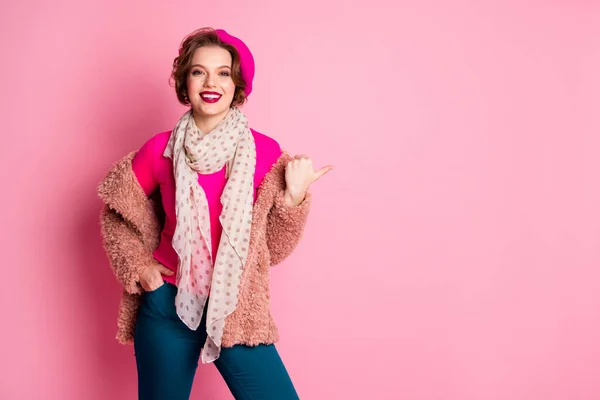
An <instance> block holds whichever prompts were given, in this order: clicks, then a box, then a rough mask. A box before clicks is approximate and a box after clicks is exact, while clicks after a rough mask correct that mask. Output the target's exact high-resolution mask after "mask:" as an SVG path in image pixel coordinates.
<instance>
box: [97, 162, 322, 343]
mask: <svg viewBox="0 0 600 400" xmlns="http://www.w3.org/2000/svg"><path fill="white" fill-rule="evenodd" d="M134 155H135V152H133V153H130V154H129V155H127V156H126V157H124V158H123V159H121V160H120V161H118V162H117V163H116V164H115V165H114V166H113V167H112V169H111V170H110V171H109V173H108V174H107V175H106V177H105V178H104V179H103V180H102V182H101V183H100V185H99V187H98V195H99V196H100V198H101V199H102V201H103V202H104V206H103V208H102V212H101V215H100V230H101V234H102V243H103V246H104V249H105V251H106V254H107V256H108V260H109V264H110V267H111V268H112V270H113V272H114V274H115V276H116V278H117V280H118V281H119V282H120V283H121V285H122V286H123V293H122V295H121V302H120V306H119V314H118V320H117V340H118V341H119V342H120V343H123V344H125V343H133V336H134V328H135V322H136V318H137V312H138V309H139V304H140V295H141V292H142V289H141V287H140V285H139V284H138V283H137V282H138V280H139V276H140V274H141V273H142V272H143V271H144V269H145V268H147V266H148V265H150V264H151V263H152V262H153V256H152V252H153V251H154V250H155V249H156V247H157V246H158V242H159V238H160V232H161V229H162V224H161V218H160V217H161V214H162V209H161V207H162V206H161V204H160V199H158V201H154V200H152V199H151V198H153V197H154V196H151V198H148V197H146V195H145V193H144V191H143V189H142V187H141V186H140V184H139V183H138V181H137V179H136V176H135V174H134V172H133V169H132V167H131V161H132V159H133V157H134ZM291 160H292V157H290V155H289V154H287V153H285V152H284V153H283V154H282V155H281V157H280V158H279V160H278V161H277V163H275V165H273V167H272V168H271V170H270V171H269V173H268V174H267V175H266V176H265V177H264V179H263V181H262V183H261V185H260V187H259V189H258V195H257V198H256V202H255V204H254V208H253V217H252V228H251V232H250V248H249V251H248V259H247V262H246V265H245V266H244V270H243V273H242V281H241V288H240V295H239V300H238V305H237V308H236V310H235V311H234V312H233V313H232V314H231V315H229V316H228V317H227V318H226V319H225V329H224V333H223V338H222V345H223V347H232V346H234V345H236V344H245V345H248V346H256V345H258V344H271V343H275V342H276V341H277V340H278V339H279V334H278V332H277V327H276V326H275V323H274V321H273V317H272V316H271V312H270V296H269V268H270V267H271V266H274V265H277V264H279V263H281V262H282V261H283V260H284V259H285V258H286V257H288V256H289V255H290V254H291V253H292V251H293V250H294V249H295V248H296V246H297V245H298V242H299V240H300V238H301V237H302V232H303V230H304V226H305V224H306V220H307V217H308V213H309V210H310V204H311V194H310V193H307V195H306V198H305V199H304V201H303V202H302V203H301V204H300V205H298V206H295V207H290V206H288V205H287V204H286V203H285V201H284V192H285V166H286V165H287V163H288V162H289V161H291Z"/></svg>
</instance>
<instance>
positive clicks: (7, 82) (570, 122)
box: [0, 0, 600, 400]
mask: <svg viewBox="0 0 600 400" xmlns="http://www.w3.org/2000/svg"><path fill="white" fill-rule="evenodd" d="M417 3H418V5H417ZM527 4H528V5H527V6H524V5H523V2H519V1H514V0H512V1H500V0H498V1H465V0H461V1H453V2H448V1H441V0H439V1H433V0H427V1H423V0H422V1H420V2H416V1H398V0H394V1H392V0H390V1H387V2H386V1H380V0H369V1H364V2H343V1H341V0H339V1H338V0H336V1H323V0H308V1H306V0H305V1H303V2H283V1H276V0H271V1H253V2H242V1H234V2H232V1H228V2H217V1H213V2H199V1H194V2H192V1H185V2H184V1H178V2H174V3H173V4H171V5H168V2H165V1H158V0H151V1H148V0H147V1H128V2H124V3H123V2H121V1H116V0H110V1H106V0H102V1H99V0H95V1H75V0H69V1H64V0H59V1H53V2H48V1H39V0H23V1H18V2H10V3H8V2H4V3H3V4H2V6H1V7H2V9H1V10H0V15H1V17H0V26H1V27H2V28H1V29H2V34H1V35H0V41H1V43H2V45H1V48H2V63H0V68H1V71H0V88H1V93H2V95H1V96H2V97H1V99H2V100H1V101H2V103H1V110H2V129H3V131H2V132H3V133H2V138H3V139H4V142H3V145H2V147H1V157H0V160H1V163H2V164H1V168H0V171H1V172H0V173H1V174H2V175H1V179H2V180H1V182H2V186H3V192H2V193H3V194H2V208H3V211H4V212H3V213H2V214H1V220H0V226H2V255H3V257H2V258H3V264H4V265H3V270H4V271H5V273H4V277H5V278H4V282H3V285H2V286H3V289H2V290H1V291H0V299H1V301H2V329H1V330H0V339H1V344H0V363H1V364H0V365H1V371H0V398H2V399H19V400H20V399H52V400H54V399H57V400H58V399H61V400H71V399H88V400H96V399H98V400H100V399H103V400H104V399H114V400H120V399H133V398H135V396H136V372H135V362H134V358H133V350H132V347H123V346H120V345H118V344H117V343H116V341H115V340H114V339H113V338H114V334H115V324H116V309H117V304H118V298H119V293H120V289H119V286H118V285H117V284H116V281H115V280H114V278H113V276H112V275H111V272H110V270H109V267H108V264H107V260H106V257H105V256H104V253H103V251H102V248H101V244H100V238H99V229H98V213H99V209H100V205H101V204H100V202H99V200H98V199H97V197H96V194H95V189H96V185H97V183H98V181H99V180H100V179H101V178H102V177H103V176H104V174H105V173H106V171H107V170H108V169H109V167H110V166H111V164H112V163H113V162H114V161H116V160H117V159H118V158H120V157H121V156H123V155H124V154H125V153H126V152H128V151H130V150H133V149H136V148H137V147H139V146H140V145H141V144H142V143H143V142H144V141H145V140H146V139H147V138H149V137H150V136H151V135H153V134H155V133H157V132H160V131H163V130H167V129H170V128H171V127H172V126H173V125H174V124H175V122H176V121H177V119H178V117H179V116H180V114H181V113H182V112H183V108H182V107H181V106H179V105H178V103H177V102H176V99H175V95H174V92H173V89H172V88H170V87H169V85H168V75H169V72H170V65H171V63H172V60H173V57H174V56H175V52H176V49H177V46H178V44H179V42H180V40H181V39H182V38H183V36H184V35H185V34H187V33H189V32H190V31H192V30H194V29H196V28H198V27H201V26H207V25H211V26H215V27H224V28H226V29H228V30H229V31H230V32H231V33H233V34H235V35H239V36H240V37H241V38H243V39H244V40H245V41H246V42H247V44H248V45H249V46H250V48H251V49H252V50H253V52H254V55H255V57H256V60H257V77H256V81H255V84H254V88H255V91H254V93H253V94H252V96H251V97H250V100H251V101H250V104H249V105H248V106H247V107H246V108H245V111H246V113H247V114H248V116H249V118H250V120H251V122H252V126H253V127H254V128H255V129H257V130H259V131H262V132H264V133H267V134H269V135H271V136H273V137H275V138H276V139H277V140H278V141H279V142H280V143H281V144H282V146H283V147H285V148H286V149H288V150H289V151H290V152H293V153H307V154H309V155H310V156H311V157H312V158H313V159H314V162H315V164H316V165H317V166H322V165H325V164H329V163H332V164H334V165H335V166H336V170H334V171H333V172H332V173H330V174H329V175H327V176H326V177H324V178H323V179H322V180H321V181H319V182H318V183H316V184H315V185H314V187H313V193H314V195H315V202H314V206H313V211H312V215H311V219H310V222H309V225H308V227H307V230H306V234H305V238H304V240H303V241H302V242H301V244H300V246H299V248H298V249H297V251H296V252H295V253H294V254H293V256H292V257H290V258H289V259H288V260H287V261H286V262H285V264H284V265H282V266H280V267H278V268H277V269H275V270H274V271H273V273H272V281H273V302H274V306H273V311H274V314H275V316H276V320H277V321H278V324H279V327H280V330H281V333H282V340H281V342H280V343H279V350H280V353H281V354H282V357H283V358H284V360H285V362H286V365H287V368H288V370H289V372H290V374H291V376H292V377H293V380H294V382H295V384H296V386H297V388H298V392H299V394H300V396H301V398H303V399H422V400H430V399H444V400H482V399H485V400H496V399H497V400H507V399H510V400H533V399H543V400H554V399H561V400H562V399H565V400H576V399H586V400H587V399H590V400H591V399H598V398H600V345H599V343H600V292H599V288H600V272H599V270H598V264H599V262H600V241H599V237H600V212H599V211H598V210H599V207H598V204H599V203H600V189H599V184H598V183H599V182H600V172H599V171H600V157H599V155H598V149H599V145H600V139H599V136H598V131H599V128H600V113H599V111H598V105H599V102H600V40H598V38H599V37H600V5H598V4H597V3H596V2H592V1H583V0H581V1H566V0H563V1H557V0H555V1H543V2H542V1H532V2H527ZM192 398H193V399H201V398H206V399H217V400H218V399H230V398H231V395H230V394H229V393H228V391H227V388H226V387H225V385H224V383H223V382H222V380H221V378H220V377H219V375H218V373H217V372H216V370H215V369H214V367H213V366H202V367H201V368H200V370H199V373H198V376H197V379H196V383H195V387H194V395H193V396H192Z"/></svg>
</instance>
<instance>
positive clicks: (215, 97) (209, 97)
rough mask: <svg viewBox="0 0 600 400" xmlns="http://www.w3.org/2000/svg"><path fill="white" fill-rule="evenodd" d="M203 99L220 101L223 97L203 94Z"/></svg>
mask: <svg viewBox="0 0 600 400" xmlns="http://www.w3.org/2000/svg"><path fill="white" fill-rule="evenodd" d="M202 97H203V98H205V99H218V98H219V97H221V96H219V95H218V94H203V95H202Z"/></svg>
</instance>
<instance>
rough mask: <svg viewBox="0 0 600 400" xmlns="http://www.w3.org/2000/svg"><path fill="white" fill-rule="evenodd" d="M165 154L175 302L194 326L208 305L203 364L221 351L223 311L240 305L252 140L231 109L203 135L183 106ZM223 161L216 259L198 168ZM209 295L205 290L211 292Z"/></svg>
mask: <svg viewBox="0 0 600 400" xmlns="http://www.w3.org/2000/svg"><path fill="white" fill-rule="evenodd" d="M164 155H165V156H166V157H169V158H171V159H172V160H173V173H174V174H175V183H176V195H175V211H176V218H177V224H176V227H175V233H174V235H173V242H172V244H173V248H174V249H175V251H176V252H177V254H178V256H179V268H178V270H177V280H176V282H177V288H178V290H177V296H176V298H175V307H176V309H177V315H178V316H179V318H180V319H181V320H182V321H183V322H184V323H185V324H186V325H187V326H188V327H189V328H190V329H192V330H196V329H198V326H199V325H200V320H201V319H202V312H203V310H204V308H205V305H206V300H207V298H208V299H209V300H208V302H209V303H208V307H207V323H206V330H207V334H208V337H207V340H206V343H205V344H204V347H203V350H202V362H203V363H209V362H213V361H214V360H216V359H217V358H218V357H219V354H220V352H221V338H222V336H223V329H224V326H225V317H227V316H228V315H229V314H231V313H232V312H233V311H234V310H235V308H236V307H237V302H238V296H239V290H240V281H241V276H242V271H243V267H244V265H245V264H246V259H247V257H248V248H249V244H250V243H249V240H250V228H251V224H252V206H253V187H254V171H255V166H256V146H255V143H254V138H253V137H252V133H251V132H250V129H249V128H248V121H247V119H246V116H245V115H244V114H243V113H242V112H241V111H240V110H239V109H238V108H232V109H231V110H230V111H229V113H228V114H227V116H226V117H225V118H224V119H223V120H222V121H221V122H220V123H219V124H218V125H217V126H216V127H215V128H214V129H213V130H212V131H211V132H210V133H208V134H204V133H202V132H201V131H200V130H199V129H198V128H197V126H196V124H195V122H194V120H193V116H192V111H191V110H190V111H188V112H186V113H185V114H184V115H183V116H182V117H181V119H180V120H179V122H178V123H177V125H176V126H175V129H174V130H173V132H172V134H171V137H170V138H169V142H168V143H167V147H166V149H165V152H164ZM223 166H226V173H227V178H228V179H227V183H226V185H225V189H224V190H223V193H222V194H221V204H222V205H223V210H222V212H221V215H220V217H219V219H220V221H221V224H222V226H223V233H222V234H221V239H220V242H219V247H218V251H217V257H216V259H215V263H214V265H213V262H212V260H213V258H212V254H211V253H212V245H211V234H210V218H209V210H208V201H207V199H206V195H205V193H204V189H202V187H201V186H200V185H199V184H198V175H197V174H198V173H200V174H211V173H214V172H217V171H219V170H221V169H222V168H223ZM209 295H210V296H209Z"/></svg>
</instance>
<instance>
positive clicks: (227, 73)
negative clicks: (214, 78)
mask: <svg viewBox="0 0 600 400" xmlns="http://www.w3.org/2000/svg"><path fill="white" fill-rule="evenodd" d="M221 75H222V76H230V75H231V74H230V73H229V72H227V71H223V72H221Z"/></svg>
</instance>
